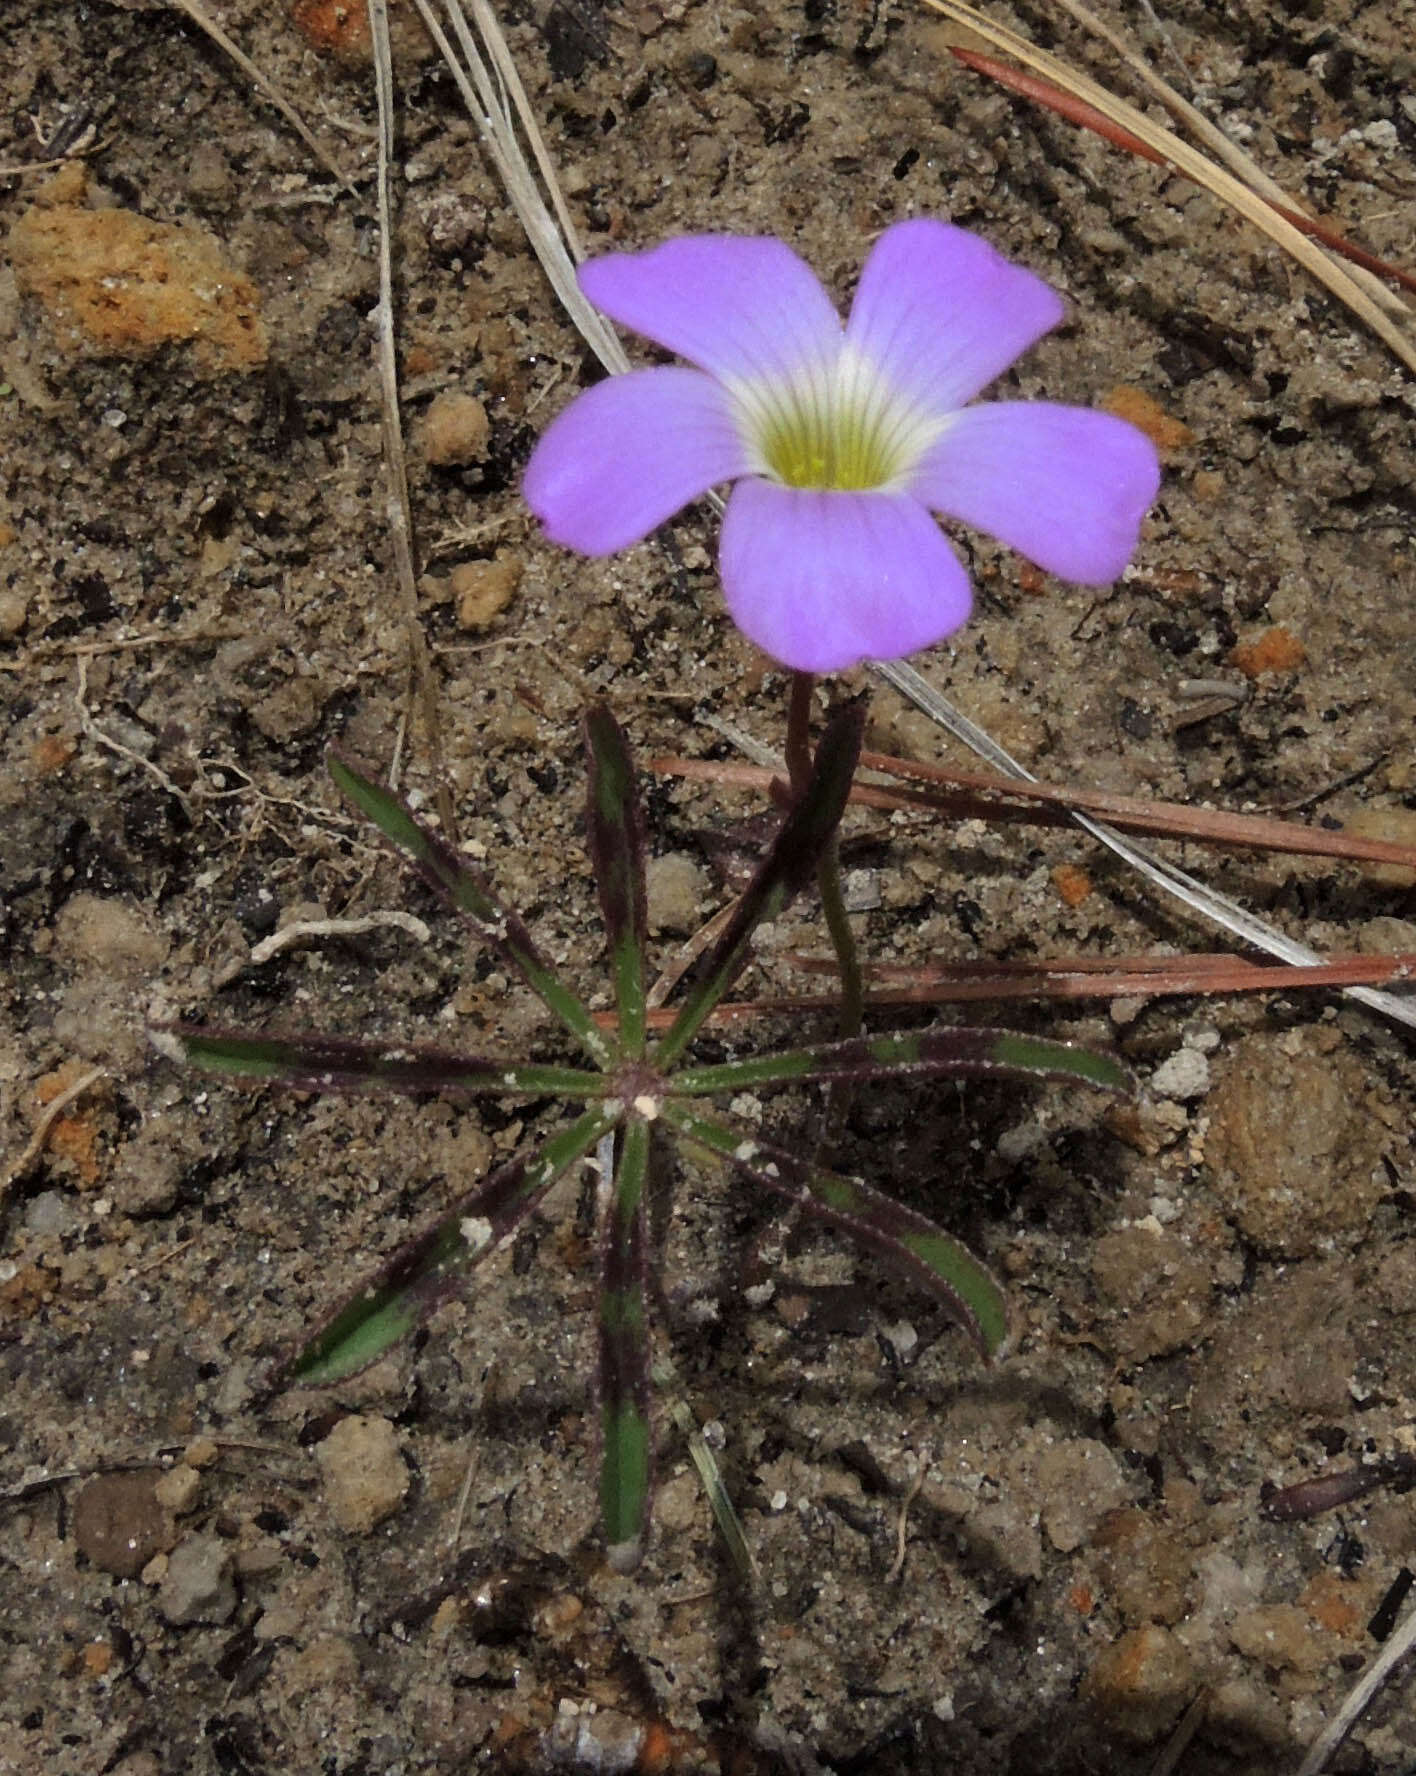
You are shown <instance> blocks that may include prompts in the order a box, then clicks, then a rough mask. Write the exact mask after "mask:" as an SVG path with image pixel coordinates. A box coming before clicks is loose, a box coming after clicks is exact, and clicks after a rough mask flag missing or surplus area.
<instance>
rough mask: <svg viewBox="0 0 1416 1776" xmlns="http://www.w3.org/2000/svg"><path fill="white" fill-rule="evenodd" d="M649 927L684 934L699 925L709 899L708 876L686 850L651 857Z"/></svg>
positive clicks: (649, 868) (658, 930)
mask: <svg viewBox="0 0 1416 1776" xmlns="http://www.w3.org/2000/svg"><path fill="white" fill-rule="evenodd" d="M646 873H647V892H648V898H649V929H650V930H651V931H653V932H656V933H657V932H660V931H673V932H677V933H679V934H681V935H682V934H684V933H687V932H690V931H694V930H696V929H697V927H698V925H699V924H700V923H701V921H702V909H703V907H704V906H705V904H706V902H707V899H708V879H707V877H706V876H705V875H704V873H703V871H702V870H701V869H700V868H699V866H698V864H697V863H696V862H695V861H694V859H693V858H692V857H690V856H689V855H688V853H687V852H686V851H670V852H668V853H667V854H666V855H665V856H663V857H651V858H650V859H649V865H648V869H647V872H646Z"/></svg>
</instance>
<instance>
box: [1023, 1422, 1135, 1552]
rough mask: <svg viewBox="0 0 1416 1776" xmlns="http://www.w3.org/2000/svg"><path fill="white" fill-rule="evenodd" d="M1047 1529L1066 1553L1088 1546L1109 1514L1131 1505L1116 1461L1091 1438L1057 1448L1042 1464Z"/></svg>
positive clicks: (1040, 1483)
mask: <svg viewBox="0 0 1416 1776" xmlns="http://www.w3.org/2000/svg"><path fill="white" fill-rule="evenodd" d="M1037 1485H1038V1491H1039V1493H1040V1494H1041V1495H1042V1527H1043V1528H1044V1529H1045V1530H1046V1531H1047V1539H1048V1540H1049V1541H1050V1542H1051V1543H1052V1545H1053V1547H1054V1548H1056V1549H1058V1550H1059V1552H1061V1553H1063V1554H1070V1553H1071V1552H1072V1551H1073V1549H1075V1548H1080V1547H1081V1546H1082V1544H1083V1543H1084V1542H1085V1541H1087V1540H1088V1539H1089V1538H1090V1536H1091V1533H1092V1531H1093V1530H1094V1529H1095V1528H1096V1526H1097V1524H1098V1523H1100V1521H1101V1519H1102V1518H1103V1517H1104V1516H1105V1515H1106V1513H1107V1512H1108V1511H1113V1510H1115V1509H1116V1507H1117V1506H1118V1505H1122V1504H1124V1503H1125V1502H1126V1500H1127V1498H1128V1496H1129V1489H1128V1488H1127V1485H1126V1480H1125V1477H1124V1475H1123V1474H1122V1472H1121V1470H1120V1468H1119V1467H1117V1465H1116V1457H1115V1456H1114V1455H1112V1453H1111V1451H1110V1450H1109V1449H1108V1448H1107V1447H1106V1445H1105V1444H1104V1443H1098V1442H1097V1441H1096V1440H1095V1439H1094V1438H1091V1437H1072V1438H1069V1439H1068V1440H1067V1441H1066V1442H1065V1443H1055V1444H1054V1445H1053V1446H1052V1448H1051V1449H1049V1450H1046V1451H1045V1452H1044V1454H1043V1456H1042V1458H1041V1460H1040V1461H1039V1462H1038V1464H1037Z"/></svg>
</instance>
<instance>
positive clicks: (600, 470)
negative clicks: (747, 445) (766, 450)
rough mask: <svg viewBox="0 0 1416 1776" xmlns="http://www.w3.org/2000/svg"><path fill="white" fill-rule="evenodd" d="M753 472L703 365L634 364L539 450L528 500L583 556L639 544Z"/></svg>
mask: <svg viewBox="0 0 1416 1776" xmlns="http://www.w3.org/2000/svg"><path fill="white" fill-rule="evenodd" d="M747 472H748V460H747V454H746V452H745V451H744V449H743V445H742V440H741V439H740V438H739V437H738V434H737V429H736V427H735V426H734V424H733V420H732V414H731V411H730V408H729V405H728V399H727V396H726V395H725V394H724V392H723V390H722V389H721V388H720V387H719V385H718V384H717V383H716V382H714V381H713V379H712V378H711V377H709V376H704V375H703V374H702V373H701V372H700V371H698V370H681V369H676V368H672V367H670V368H664V369H659V370H632V371H630V372H629V374H628V375H626V376H612V377H611V378H610V379H609V380H608V381H607V382H597V383H596V384H595V386H594V387H593V388H588V389H586V390H585V392H584V393H583V394H581V395H578V396H577V397H576V399H575V400H574V401H572V402H571V404H570V406H569V407H567V408H566V410H565V412H564V413H562V414H561V415H560V417H559V418H558V419H556V420H555V421H554V422H553V423H552V425H551V427H550V429H549V430H548V431H547V432H546V434H545V436H544V437H543V438H542V439H541V442H540V443H539V444H538V445H537V446H536V448H535V450H534V451H533V452H532V455H531V461H530V462H529V463H528V464H527V465H526V479H525V481H524V482H523V484H522V492H523V493H524V494H525V497H526V503H527V505H529V506H530V508H531V510H532V511H533V512H534V513H535V514H536V516H537V517H538V518H539V519H540V520H541V522H542V524H544V525H545V527H546V534H547V535H548V536H549V537H550V538H551V540H552V541H553V542H557V543H562V544H564V546H565V547H566V548H568V549H577V550H579V552H580V553H581V554H582V555H612V554H613V553H614V551H615V550H616V549H624V548H627V547H628V546H629V544H630V543H637V542H638V541H639V539H640V538H641V537H645V536H648V534H649V532H650V531H651V530H656V529H657V528H658V526H659V525H661V524H662V523H663V522H664V520H665V519H666V518H671V517H672V516H673V514H674V513H675V512H677V511H678V509H679V508H680V506H686V505H687V504H688V503H689V501H690V500H695V499H697V498H698V497H699V495H700V494H703V493H706V492H707V491H708V489H709V488H710V487H713V486H715V485H716V484H717V483H718V482H720V481H731V480H734V479H735V478H736V477H737V476H739V475H745V474H746V473H747Z"/></svg>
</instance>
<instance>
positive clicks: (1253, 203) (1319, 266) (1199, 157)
mask: <svg viewBox="0 0 1416 1776" xmlns="http://www.w3.org/2000/svg"><path fill="white" fill-rule="evenodd" d="M922 4H924V5H925V6H927V7H929V8H930V10H931V11H933V12H937V13H939V14H941V15H942V16H943V17H944V18H947V19H952V20H953V21H954V23H955V24H961V25H966V26H967V27H968V28H969V30H971V31H973V32H974V33H976V34H977V35H978V36H979V37H982V38H983V39H984V41H985V42H988V43H991V44H992V45H993V46H994V47H995V48H996V49H1000V50H1002V51H1003V52H1004V54H1006V55H1011V56H1012V57H1014V58H1015V60H1017V61H1019V62H1021V63H1022V64H1023V65H1024V66H1025V67H1028V68H1031V69H1033V71H1034V72H1035V73H1038V74H1041V75H1042V76H1043V77H1044V78H1045V79H1047V80H1051V81H1053V82H1054V83H1055V84H1056V85H1058V86H1060V87H1062V88H1063V90H1064V91H1066V92H1069V93H1073V94H1075V95H1076V96H1077V97H1078V98H1079V99H1081V100H1082V101H1083V102H1084V103H1086V104H1088V105H1091V106H1093V107H1094V108H1095V109H1096V110H1098V111H1100V112H1101V113H1102V115H1103V116H1105V117H1108V118H1109V119H1110V120H1111V121H1112V122H1113V123H1115V124H1118V125H1119V126H1120V127H1121V128H1122V129H1125V130H1129V131H1130V132H1131V134H1132V135H1135V136H1138V137H1139V138H1140V139H1141V141H1143V142H1145V143H1146V144H1147V145H1148V146H1149V147H1151V148H1152V149H1154V150H1155V151H1156V152H1157V153H1158V154H1160V155H1162V156H1163V157H1164V158H1165V159H1166V160H1167V161H1169V162H1170V163H1171V164H1172V165H1173V166H1174V167H1175V168H1176V169H1177V170H1178V171H1180V172H1182V173H1185V174H1186V175H1187V176H1188V177H1189V178H1191V179H1193V180H1195V182H1196V183H1197V184H1200V185H1203V186H1204V187H1205V188H1206V189H1207V190H1208V191H1211V192H1212V193H1213V194H1214V195H1215V196H1216V197H1218V198H1219V199H1220V200H1221V201H1222V202H1224V203H1227V204H1228V205H1229V206H1230V207H1231V208H1232V209H1234V210H1236V211H1238V213H1239V214H1240V215H1241V216H1244V217H1245V218H1246V219H1247V220H1248V221H1250V222H1252V223H1253V224H1254V226H1255V227H1256V228H1259V229H1262V230H1263V232H1264V233H1265V234H1267V235H1268V236H1269V237H1270V239H1272V240H1273V241H1274V242H1276V243H1277V245H1278V246H1280V247H1282V248H1283V249H1284V251H1285V252H1287V253H1288V254H1289V255H1290V256H1291V257H1292V258H1294V259H1296V260H1297V261H1298V263H1299V264H1300V265H1302V266H1304V267H1305V268H1306V269H1307V270H1308V271H1310V272H1311V273H1312V274H1313V276H1314V277H1315V278H1317V279H1318V280H1319V282H1321V283H1322V284H1325V285H1326V286H1327V288H1328V289H1329V290H1330V291H1331V292H1332V294H1333V295H1334V296H1336V297H1337V298H1338V300H1339V301H1340V302H1343V303H1345V304H1346V305H1347V307H1348V308H1349V309H1350V310H1351V311H1352V313H1353V314H1355V315H1356V316H1357V317H1358V318H1359V319H1360V320H1362V321H1363V322H1365V323H1366V325H1367V326H1368V327H1370V328H1371V330H1372V332H1374V333H1375V334H1376V335H1377V337H1378V338H1379V339H1380V340H1382V341H1383V343H1384V344H1385V345H1386V346H1387V347H1388V349H1389V350H1390V351H1391V352H1393V353H1394V355H1395V356H1396V357H1397V358H1399V359H1400V360H1401V362H1402V363H1403V364H1405V366H1406V367H1407V369H1408V370H1413V371H1416V332H1413V323H1412V320H1411V311H1410V310H1409V309H1407V308H1406V307H1405V305H1402V312H1403V314H1404V315H1405V316H1406V321H1405V324H1403V325H1400V326H1399V325H1397V323H1396V322H1395V321H1394V320H1392V318H1391V317H1390V316H1389V315H1388V314H1387V313H1386V312H1385V309H1384V307H1383V306H1380V305H1379V304H1378V303H1377V302H1376V301H1375V300H1374V299H1373V297H1372V296H1371V294H1370V293H1369V290H1368V286H1367V284H1366V283H1365V282H1363V283H1359V282H1358V280H1357V278H1356V277H1355V276H1353V275H1352V273H1351V272H1350V271H1349V270H1348V269H1347V268H1346V267H1345V266H1343V265H1340V264H1338V263H1337V262H1336V261H1335V260H1333V259H1331V258H1329V257H1328V255H1327V254H1326V253H1325V252H1324V251H1323V250H1322V249H1321V248H1320V247H1318V246H1315V245H1314V243H1313V242H1312V241H1310V240H1309V239H1308V238H1307V236H1306V235H1304V234H1303V233H1302V232H1301V231H1300V230H1299V229H1297V228H1295V227H1294V225H1293V224H1292V223H1291V222H1289V221H1287V220H1285V218H1284V217H1283V216H1281V215H1280V214H1279V213H1278V211H1277V210H1275V209H1274V208H1273V206H1272V204H1271V203H1268V202H1266V201H1265V200H1264V199H1263V198H1261V197H1259V196H1257V195H1256V194H1255V193H1254V192H1253V191H1252V190H1250V188H1249V186H1248V185H1246V184H1245V183H1244V182H1243V180H1241V179H1240V178H1238V177H1237V176H1236V175H1235V174H1234V173H1231V172H1230V171H1229V170H1228V168H1226V167H1222V166H1218V165H1216V163H1215V162H1214V161H1212V160H1210V159H1209V158H1208V157H1207V156H1206V155H1204V154H1202V153H1201V152H1200V151H1199V150H1198V149H1197V148H1194V147H1192V146H1191V145H1190V144H1189V143H1188V142H1186V141H1184V140H1183V139H1182V138H1181V137H1180V136H1177V135H1176V134H1175V133H1174V131H1173V130H1168V129H1165V128H1163V127H1162V126H1161V125H1160V124H1157V123H1155V122H1153V121H1152V120H1151V119H1150V118H1149V117H1147V116H1146V114H1145V112H1143V111H1141V110H1139V109H1138V108H1137V107H1136V106H1135V105H1132V104H1129V103H1128V102H1127V101H1126V100H1125V99H1119V98H1117V97H1116V96H1115V94H1114V93H1111V92H1109V91H1108V90H1107V89H1106V87H1104V86H1102V85H1101V84H1100V82H1099V81H1096V80H1093V79H1092V78H1091V77H1090V76H1089V75H1086V74H1081V73H1079V72H1078V71H1077V70H1076V69H1074V68H1071V67H1069V66H1068V65H1067V63H1065V62H1063V61H1061V60H1059V58H1058V57H1056V56H1054V55H1050V54H1049V53H1048V52H1047V51H1046V50H1043V49H1039V48H1037V47H1036V45H1034V44H1032V43H1030V42H1029V41H1028V40H1027V38H1025V37H1020V36H1019V35H1018V34H1017V33H1016V32H1014V31H1010V30H1007V29H1006V28H1005V27H1004V26H1002V25H996V24H994V23H993V21H992V20H991V19H989V18H988V17H986V16H985V14H983V13H981V12H980V11H979V10H978V9H977V8H976V7H973V6H969V5H967V4H965V3H964V0H922Z"/></svg>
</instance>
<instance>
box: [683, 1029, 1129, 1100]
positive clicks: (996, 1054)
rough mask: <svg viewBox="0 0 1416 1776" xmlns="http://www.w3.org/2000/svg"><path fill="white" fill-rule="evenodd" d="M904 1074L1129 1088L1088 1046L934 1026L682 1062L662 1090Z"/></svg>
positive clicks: (1118, 1070)
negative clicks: (706, 1062)
mask: <svg viewBox="0 0 1416 1776" xmlns="http://www.w3.org/2000/svg"><path fill="white" fill-rule="evenodd" d="M908 1078H916V1079H919V1078H935V1079H961V1078H970V1079H980V1078H995V1079H1049V1080H1058V1081H1061V1082H1062V1083H1063V1084H1073V1085H1093V1086H1098V1087H1100V1088H1101V1089H1102V1090H1104V1091H1114V1092H1128V1091H1130V1090H1132V1089H1133V1086H1132V1080H1131V1076H1130V1074H1129V1073H1128V1072H1127V1071H1126V1069H1125V1068H1124V1067H1123V1066H1121V1065H1120V1063H1119V1062H1117V1061H1113V1060H1111V1059H1110V1058H1109V1057H1108V1056H1106V1055H1103V1054H1097V1053H1096V1052H1095V1051H1094V1050H1092V1049H1087V1048H1079V1047H1076V1046H1074V1045H1073V1044H1072V1043H1070V1042H1050V1041H1048V1040H1046V1039H1045V1038H1043V1037H1037V1036H1026V1035H1021V1034H1019V1033H1018V1032H1016V1031H1013V1030H988V1029H972V1028H969V1027H967V1026H965V1025H952V1024H939V1025H936V1026H934V1027H933V1028H931V1029H928V1030H906V1031H900V1032H896V1033H893V1034H889V1035H883V1036H860V1037H856V1038H854V1039H852V1040H851V1041H849V1042H820V1043H813V1044H809V1045H807V1046H804V1047H802V1048H794V1049H786V1050H783V1051H782V1052H781V1053H778V1054H770V1055H754V1056H750V1057H748V1058H747V1059H744V1060H740V1061H727V1062H724V1063H722V1064H721V1065H718V1066H712V1067H684V1068H681V1069H680V1070H679V1071H678V1072H676V1073H674V1074H673V1075H672V1077H671V1078H670V1080H669V1081H668V1084H667V1090H668V1091H669V1092H670V1094H671V1095H678V1094H684V1095H687V1096H694V1097H697V1096H702V1095H706V1094H709V1093H717V1092H724V1091H749V1090H754V1089H756V1088H757V1087H759V1086H767V1085H789V1084H794V1083H795V1084H801V1083H804V1082H808V1081H815V1080H832V1079H845V1080H848V1081H850V1082H851V1083H852V1084H861V1083H866V1082H870V1081H874V1080H882V1079H908Z"/></svg>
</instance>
